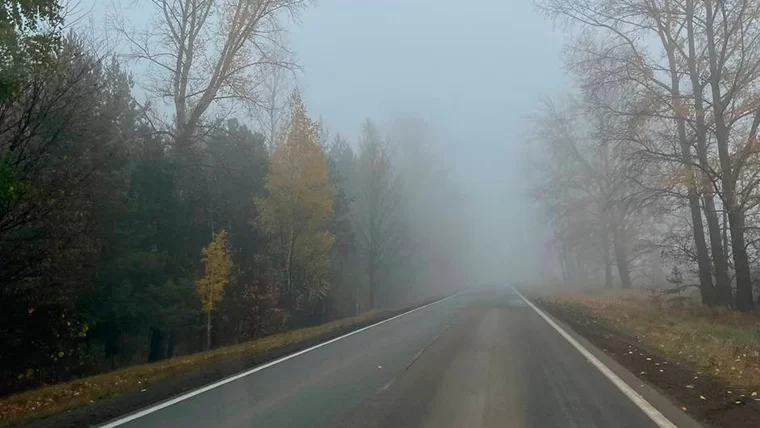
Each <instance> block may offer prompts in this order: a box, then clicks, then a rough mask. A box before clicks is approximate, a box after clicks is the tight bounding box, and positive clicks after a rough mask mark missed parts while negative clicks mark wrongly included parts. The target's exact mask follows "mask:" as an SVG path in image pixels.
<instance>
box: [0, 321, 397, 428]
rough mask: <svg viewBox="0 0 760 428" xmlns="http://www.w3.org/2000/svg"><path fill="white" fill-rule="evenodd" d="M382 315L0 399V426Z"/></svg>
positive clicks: (313, 328) (128, 390) (131, 390)
mask: <svg viewBox="0 0 760 428" xmlns="http://www.w3.org/2000/svg"><path fill="white" fill-rule="evenodd" d="M382 317H383V314H381V313H378V312H368V313H365V314H362V315H359V316H357V317H353V318H346V319H342V320H337V321H333V322H331V323H328V324H323V325H320V326H316V327H310V328H305V329H300V330H293V331H289V332H285V333H281V334H276V335H272V336H267V337H264V338H261V339H258V340H254V341H251V342H247V343H243V344H239V345H234V346H228V347H224V348H219V349H214V350H212V351H209V352H203V353H199V354H193V355H187V356H182V357H176V358H172V359H169V360H165V361H161V362H157V363H153V364H143V365H139V366H133V367H127V368H124V369H120V370H115V371H112V372H109V373H104V374H100V375H97V376H92V377H88V378H84V379H79V380H75V381H71V382H67V383H61V384H57V385H50V386H45V387H42V388H38V389H35V390H31V391H26V392H23V393H20V394H16V395H11V396H8V397H5V398H2V399H0V421H1V422H0V425H6V424H14V423H19V422H24V421H29V420H32V419H36V418H41V417H45V416H49V415H53V414H56V413H60V412H64V411H66V410H69V409H73V408H76V407H80V406H83V405H86V404H88V403H92V402H95V401H97V400H100V399H103V398H107V397H113V396H117V395H121V394H125V393H129V392H134V391H139V390H141V389H144V388H146V387H147V386H148V385H150V384H152V383H155V382H158V381H161V380H164V379H169V378H172V377H175V376H178V375H181V374H186V373H190V372H193V371H195V370H198V369H202V368H204V367H207V366H210V365H212V364H215V363H218V362H220V361H223V360H231V359H238V358H245V357H250V356H253V355H256V354H261V353H264V352H267V351H269V350H272V349H276V348H278V347H281V346H283V345H288V344H293V343H297V342H300V341H303V340H306V339H310V338H313V337H316V336H319V335H321V334H324V333H328V332H331V331H336V330H339V329H342V328H345V327H351V326H356V325H359V324H363V323H368V322H371V321H374V320H379V319H380V318H382Z"/></svg>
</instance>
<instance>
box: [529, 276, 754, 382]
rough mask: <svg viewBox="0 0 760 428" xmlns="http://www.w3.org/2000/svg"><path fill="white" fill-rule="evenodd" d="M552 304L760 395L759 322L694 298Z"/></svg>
mask: <svg viewBox="0 0 760 428" xmlns="http://www.w3.org/2000/svg"><path fill="white" fill-rule="evenodd" d="M544 299H545V300H546V301H548V302H549V303H555V304H560V305H562V306H565V307H568V308H571V309H575V310H580V311H582V312H583V313H585V314H587V315H590V316H591V317H592V318H593V319H594V320H595V321H597V322H600V323H602V325H604V326H606V327H608V328H610V329H612V330H613V331H617V332H619V333H622V334H623V335H626V336H629V337H633V338H635V339H637V340H638V341H639V342H641V343H642V344H644V345H645V346H647V347H649V348H650V349H658V350H659V352H661V353H662V354H664V355H666V356H668V357H670V358H672V359H674V360H675V361H682V362H686V363H688V364H690V365H692V366H694V367H696V368H697V369H698V370H701V371H704V372H708V373H711V374H713V375H714V376H716V377H717V378H719V379H721V380H722V381H724V382H726V383H727V384H728V385H732V386H734V387H737V388H741V389H744V390H747V391H750V392H752V391H759V392H758V393H760V316H758V315H757V314H744V313H738V312H732V311H728V310H725V309H722V310H721V309H709V308H705V307H703V306H701V305H700V304H699V303H698V302H697V301H696V300H695V299H694V298H693V296H676V297H664V296H661V295H659V294H650V293H647V292H639V291H631V292H600V291H599V290H595V291H593V292H591V291H589V292H569V293H568V292H552V293H548V294H547V295H546V296H545V297H544Z"/></svg>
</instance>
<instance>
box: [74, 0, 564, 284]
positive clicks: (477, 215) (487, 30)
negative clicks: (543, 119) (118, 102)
mask: <svg viewBox="0 0 760 428" xmlns="http://www.w3.org/2000/svg"><path fill="white" fill-rule="evenodd" d="M463 6H464V5H463V4H462V3H461V2H458V1H449V0H446V1H434V0H421V1H412V2H410V1H404V0H389V1H382V2H363V1H362V2H358V1H351V0H322V1H319V2H318V3H316V4H314V5H312V6H310V7H307V8H306V9H304V10H303V11H301V12H300V13H299V14H298V15H297V16H295V17H290V18H289V19H286V20H285V21H284V22H285V23H286V24H285V29H286V33H285V37H284V38H285V40H286V41H285V46H286V48H287V49H288V50H289V51H290V52H291V54H292V57H293V60H294V62H295V63H296V64H297V67H298V69H297V71H296V76H297V77H296V80H297V82H296V85H297V87H298V89H299V90H300V91H301V92H302V95H303V98H304V100H305V102H306V105H307V109H308V112H309V114H310V115H311V116H312V117H315V118H319V119H320V121H321V122H322V124H323V126H325V127H326V129H327V130H328V131H329V132H330V133H331V135H335V134H340V135H342V136H344V137H346V139H347V140H348V141H349V143H350V144H352V145H353V146H354V147H355V146H356V141H357V140H358V138H359V135H360V129H361V123H362V122H363V121H364V120H365V119H367V118H370V119H372V120H373V121H376V122H378V123H379V124H380V126H381V128H386V127H388V125H389V124H390V123H392V122H393V121H394V120H396V119H398V118H402V117H404V116H414V117H416V118H418V119H420V120H421V121H424V122H425V123H426V124H427V127H428V131H429V133H430V134H431V139H430V143H431V148H432V150H433V151H434V152H436V153H437V155H438V156H440V157H441V159H442V163H443V165H445V168H446V169H447V170H448V171H449V173H450V174H451V175H452V176H453V177H454V178H453V180H454V181H455V182H456V183H457V185H458V186H459V187H460V191H461V192H462V193H463V194H464V195H466V204H465V206H464V207H459V208H460V209H461V208H464V211H465V213H466V214H465V215H466V217H467V218H468V220H467V222H466V224H465V225H464V226H465V227H467V229H468V230H467V233H466V236H468V239H469V241H468V242H463V243H462V245H461V246H460V247H459V248H452V249H449V250H450V251H452V252H453V253H454V254H456V257H458V258H463V259H466V260H467V262H466V263H465V264H466V265H467V268H468V272H469V273H468V276H469V281H471V284H468V285H474V284H479V283H502V282H517V281H534V280H542V279H545V278H546V277H547V275H548V277H552V275H556V272H555V271H556V267H549V268H548V269H547V267H546V265H547V257H549V258H550V259H554V258H556V257H554V255H553V254H552V249H551V248H552V243H551V240H550V236H551V234H550V233H549V234H547V233H545V232H544V230H545V221H544V219H543V218H542V217H541V216H540V215H537V213H536V210H535V206H534V205H533V202H532V197H531V195H530V189H529V183H528V182H527V180H528V179H527V178H526V170H525V169H526V168H529V165H527V164H526V160H527V159H528V158H529V157H528V156H526V150H530V148H529V147H528V146H529V142H528V141H529V134H530V132H531V126H532V125H531V121H530V120H529V118H530V117H531V115H533V114H534V113H535V111H536V109H537V107H538V105H539V101H540V100H541V98H542V97H544V96H547V95H549V94H553V93H557V92H563V91H567V90H569V88H570V79H569V78H568V77H567V75H566V74H565V72H564V70H563V66H562V53H561V52H562V47H563V44H564V43H566V40H565V39H564V37H563V34H562V31H559V30H557V29H555V28H554V26H553V25H552V24H551V23H550V22H547V21H546V20H545V19H544V17H542V16H541V15H540V14H539V13H538V12H537V11H536V10H535V8H534V6H533V3H532V2H530V1H520V2H504V1H497V0H483V1H477V2H473V3H470V4H467V5H466V7H463ZM73 10H74V11H75V12H74V13H72V15H74V16H77V17H81V20H80V21H81V22H80V23H79V25H83V26H86V27H88V31H91V32H93V33H94V34H108V35H110V38H109V41H110V42H111V43H112V44H115V45H116V46H117V48H116V50H117V51H121V52H126V51H127V50H128V49H127V46H128V43H125V42H124V41H123V38H120V37H119V34H118V33H117V32H115V31H113V27H114V21H115V20H117V21H121V22H122V24H123V23H124V22H126V23H127V26H132V27H133V28H137V29H140V28H145V26H146V25H149V24H147V23H149V22H150V21H149V17H148V16H146V15H145V14H144V13H143V10H144V9H141V7H140V4H139V3H132V2H110V4H109V2H102V3H101V2H97V4H94V3H90V2H88V1H83V2H80V3H77V4H76V7H74V8H73ZM104 23H105V24H104ZM130 65H131V67H130V70H131V71H132V73H134V75H135V79H136V81H137V82H138V85H137V87H136V91H137V92H139V91H140V90H141V87H140V85H139V83H140V81H141V79H142V77H143V76H142V75H143V74H144V73H145V71H144V69H143V64H141V63H140V62H134V63H131V64H130ZM238 116H241V115H238ZM243 116H245V115H243ZM552 263H554V262H553V261H548V264H552Z"/></svg>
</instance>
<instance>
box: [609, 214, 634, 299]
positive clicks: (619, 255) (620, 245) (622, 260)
mask: <svg viewBox="0 0 760 428" xmlns="http://www.w3.org/2000/svg"><path fill="white" fill-rule="evenodd" d="M613 215H614V214H613ZM612 246H613V248H614V251H615V262H616V263H617V267H618V276H619V277H620V283H621V285H622V287H623V288H624V289H629V288H631V286H632V285H633V284H632V282H631V268H630V265H629V263H630V262H629V260H628V248H627V247H626V243H625V238H624V237H623V230H622V229H621V226H620V224H619V223H618V221H617V220H613V221H612Z"/></svg>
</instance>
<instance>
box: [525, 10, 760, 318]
mask: <svg viewBox="0 0 760 428" xmlns="http://www.w3.org/2000/svg"><path fill="white" fill-rule="evenodd" d="M536 5H537V8H538V10H540V11H541V12H543V13H544V14H545V15H546V16H547V17H548V18H549V19H550V20H552V21H553V22H554V23H555V24H556V25H558V26H561V28H563V30H564V31H565V32H566V33H567V34H568V38H569V39H570V41H569V43H568V45H567V48H566V50H565V55H564V62H565V66H566V68H567V70H568V71H569V73H570V74H571V75H572V77H573V79H574V82H575V83H576V84H577V88H578V90H577V91H574V92H572V93H567V94H555V95H554V96H552V97H549V98H547V99H546V100H545V102H544V103H543V104H542V107H541V108H539V109H538V111H537V112H536V114H535V115H534V117H533V118H532V120H533V124H534V127H533V130H532V132H531V138H530V139H531V144H533V145H534V146H535V147H534V148H535V150H533V152H532V160H533V163H532V167H534V168H535V169H534V170H533V171H531V173H532V174H531V176H532V185H531V192H532V194H533V197H534V200H535V202H536V203H537V204H538V206H540V208H541V209H542V211H543V212H544V213H545V214H546V215H547V219H548V224H549V225H550V227H551V233H552V234H553V235H554V242H555V243H556V248H557V253H558V254H559V260H561V276H562V278H563V280H564V281H565V282H568V283H574V284H590V283H595V284H604V285H606V286H607V287H613V286H615V285H616V284H619V286H621V287H622V288H631V287H633V286H640V287H645V288H659V289H662V288H667V289H669V290H671V291H672V292H682V291H684V290H687V289H694V290H698V295H699V297H700V298H701V301H702V303H703V304H705V305H707V306H711V307H713V306H714V307H725V308H732V309H735V310H738V311H745V312H749V311H753V310H754V309H755V308H756V306H757V300H756V299H757V296H758V291H759V288H758V284H759V283H758V278H759V277H760V264H759V263H758V256H760V240H759V238H760V235H759V234H758V231H759V230H760V229H758V219H759V218H758V214H760V211H759V209H760V205H759V204H758V202H760V199H759V197H760V193H758V190H759V189H760V187H759V186H758V184H759V183H760V146H758V135H757V134H758V127H759V126H760V96H759V95H760V92H758V89H760V86H759V85H760V23H759V21H758V19H757V16H758V14H759V13H760V3H758V2H755V1H749V0H727V1H697V0H591V1H586V0H539V1H537V3H536ZM692 287H693V288H692Z"/></svg>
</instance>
